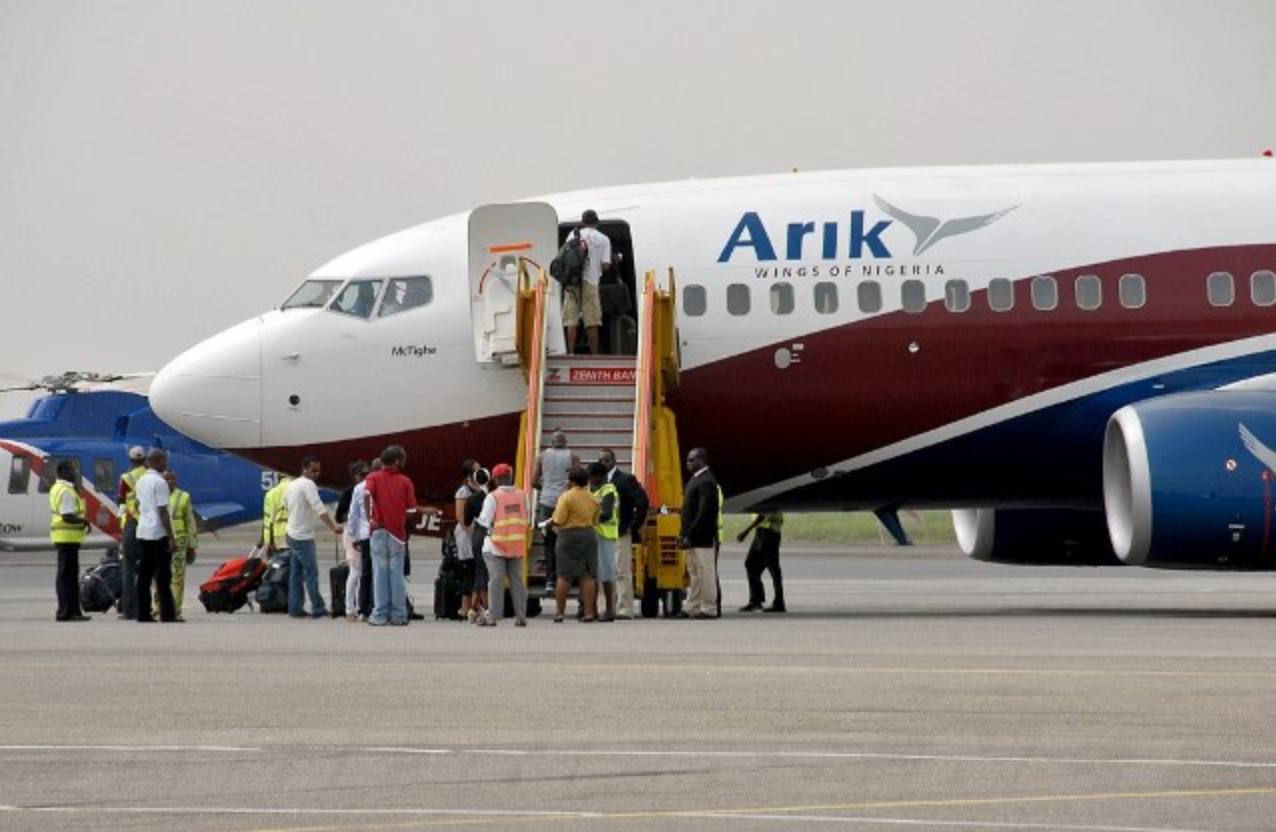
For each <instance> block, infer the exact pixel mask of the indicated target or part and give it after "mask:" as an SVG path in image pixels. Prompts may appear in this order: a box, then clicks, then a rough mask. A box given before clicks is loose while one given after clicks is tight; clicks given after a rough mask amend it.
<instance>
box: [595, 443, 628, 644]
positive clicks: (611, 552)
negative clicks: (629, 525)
mask: <svg viewBox="0 0 1276 832" xmlns="http://www.w3.org/2000/svg"><path fill="white" fill-rule="evenodd" d="M589 488H590V490H591V491H593V492H594V498H595V499H597V500H598V522H597V523H595V524H594V533H595V534H597V535H598V582H599V583H600V584H602V587H603V599H604V600H605V601H606V602H607V614H606V615H601V614H600V615H599V617H598V620H599V621H615V620H616V541H617V540H618V539H619V538H620V495H619V493H618V492H617V491H616V486H614V485H612V484H611V483H609V482H607V468H606V467H604V466H603V464H602V463H601V462H593V463H590V466H589Z"/></svg>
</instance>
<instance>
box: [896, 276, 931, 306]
mask: <svg viewBox="0 0 1276 832" xmlns="http://www.w3.org/2000/svg"><path fill="white" fill-rule="evenodd" d="M899 302H900V305H901V306H903V307H904V311H905V312H912V313H913V314H917V313H919V312H925V311H926V284H925V283H922V282H921V281H920V280H905V281H904V282H903V283H901V284H900V285H899Z"/></svg>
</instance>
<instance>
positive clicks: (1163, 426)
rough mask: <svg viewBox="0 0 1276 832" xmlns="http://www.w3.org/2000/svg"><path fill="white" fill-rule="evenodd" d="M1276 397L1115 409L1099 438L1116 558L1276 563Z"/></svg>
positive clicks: (1210, 565) (1227, 395)
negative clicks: (1275, 507) (1274, 503)
mask: <svg viewBox="0 0 1276 832" xmlns="http://www.w3.org/2000/svg"><path fill="white" fill-rule="evenodd" d="M1273 448H1276V393H1268V392H1254V391H1209V392H1202V393H1184V394H1179V395H1173V396H1166V397H1164V398H1159V399H1151V400H1149V401H1146V402H1141V403H1138V404H1133V405H1129V406H1127V407H1123V408H1121V409H1120V410H1118V411H1117V412H1116V413H1114V414H1113V415H1112V418H1111V419H1109V420H1108V427H1107V431H1106V434H1105V435H1104V442H1103V502H1104V507H1105V511H1106V515H1107V525H1108V533H1109V535H1110V537H1111V541H1112V547H1113V549H1114V550H1115V552H1116V554H1117V556H1118V557H1119V558H1120V559H1121V560H1122V561H1124V562H1125V563H1128V564H1134V565H1138V566H1157V567H1165V568H1176V569H1190V568H1202V569H1272V568H1276V552H1274V551H1273V549H1276V545H1274V543H1276V542H1274V541H1273V539H1272V538H1273V537H1276V529H1273V522H1272V521H1273V514H1272V508H1273V507H1272V499H1273V485H1274V483H1273V479H1276V475H1274V474H1273V471H1276V450H1273Z"/></svg>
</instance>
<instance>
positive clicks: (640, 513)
mask: <svg viewBox="0 0 1276 832" xmlns="http://www.w3.org/2000/svg"><path fill="white" fill-rule="evenodd" d="M598 461H599V462H601V463H602V465H603V467H604V468H606V469H607V481H608V482H609V483H611V484H612V485H614V486H616V493H617V494H618V495H619V497H620V507H619V519H620V534H621V537H622V538H627V539H628V542H627V543H617V544H616V618H617V619H618V620H622V621H627V620H629V619H631V618H633V617H634V552H633V547H634V544H637V543H642V542H643V534H644V531H645V529H646V526H647V512H648V510H649V509H650V507H651V505H650V500H649V499H648V498H647V490H646V489H645V488H643V487H642V483H640V482H638V478H637V477H635V476H634V475H633V474H629V473H626V472H624V471H622V470H620V469H619V468H617V467H616V454H615V452H613V451H612V450H611V448H603V449H602V450H601V451H600V452H599V453H598Z"/></svg>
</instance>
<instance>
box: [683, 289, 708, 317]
mask: <svg viewBox="0 0 1276 832" xmlns="http://www.w3.org/2000/svg"><path fill="white" fill-rule="evenodd" d="M708 308H709V298H708V295H707V294H706V293H705V290H704V287H703V286H685V287H683V290H682V311H684V312H686V313H687V314H688V315H691V316H692V317H697V318H698V317H700V316H701V315H703V314H704V313H705V311H706V310H708Z"/></svg>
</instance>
